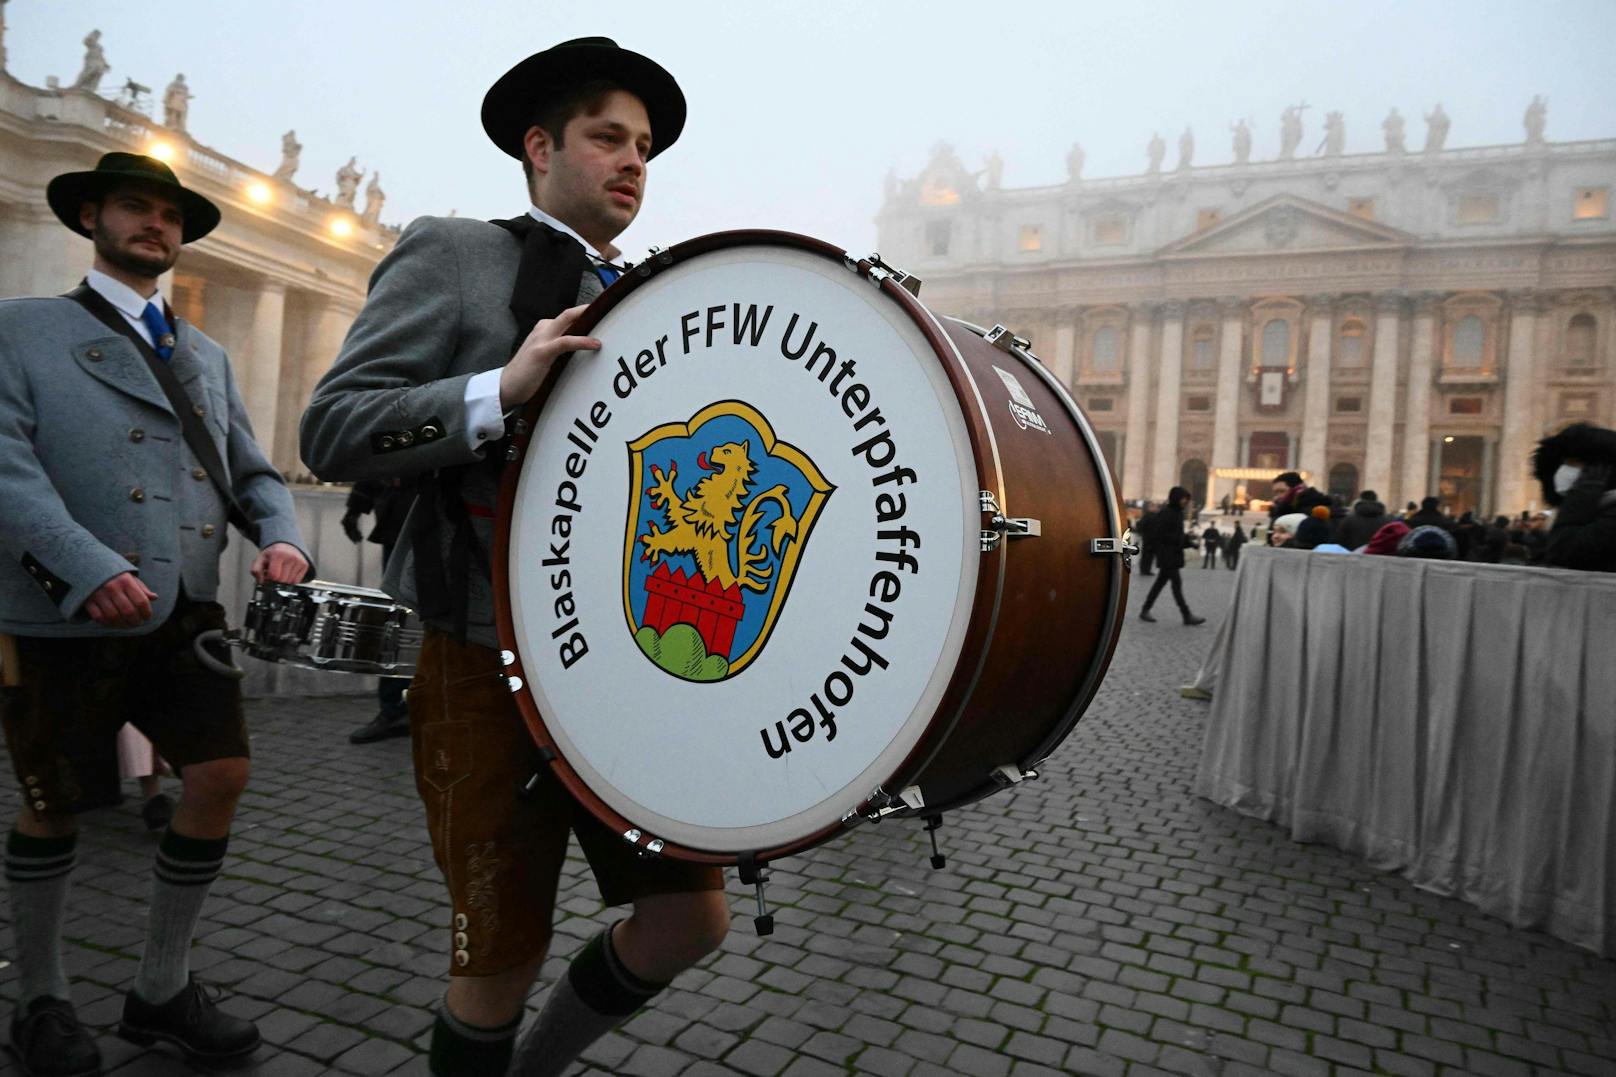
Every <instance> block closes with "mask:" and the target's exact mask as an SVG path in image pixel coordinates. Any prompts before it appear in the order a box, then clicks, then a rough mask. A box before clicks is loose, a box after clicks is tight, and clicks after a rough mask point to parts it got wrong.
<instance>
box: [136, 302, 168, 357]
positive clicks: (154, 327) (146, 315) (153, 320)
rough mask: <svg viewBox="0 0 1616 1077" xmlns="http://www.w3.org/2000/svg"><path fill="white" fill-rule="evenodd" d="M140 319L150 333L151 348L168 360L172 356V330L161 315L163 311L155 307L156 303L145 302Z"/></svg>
mask: <svg viewBox="0 0 1616 1077" xmlns="http://www.w3.org/2000/svg"><path fill="white" fill-rule="evenodd" d="M140 320H141V321H143V322H145V323H146V329H147V331H149V332H150V333H151V337H152V349H153V350H154V351H156V352H157V354H158V355H159V356H161V357H162V360H163V362H165V363H166V362H168V361H169V360H170V359H172V358H173V357H174V330H173V328H171V327H170V326H169V324H168V319H167V318H165V317H163V312H162V311H160V310H158V309H157V304H156V303H147V304H146V309H145V310H143V311H141V312H140Z"/></svg>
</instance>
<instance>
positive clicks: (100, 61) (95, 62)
mask: <svg viewBox="0 0 1616 1077" xmlns="http://www.w3.org/2000/svg"><path fill="white" fill-rule="evenodd" d="M111 69H112V65H111V64H109V63H107V54H106V53H104V52H102V51H101V31H100V30H91V31H90V33H89V35H88V36H86V37H85V39H84V67H83V68H82V69H81V70H80V71H79V77H78V78H76V79H74V80H73V88H74V89H75V90H89V91H90V92H91V93H94V92H95V90H96V87H98V86H100V85H101V76H102V75H105V74H106V73H107V72H108V71H110V70H111Z"/></svg>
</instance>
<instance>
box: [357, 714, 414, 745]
mask: <svg viewBox="0 0 1616 1077" xmlns="http://www.w3.org/2000/svg"><path fill="white" fill-rule="evenodd" d="M409 735H410V716H409V712H407V711H406V712H405V713H403V714H399V715H391V714H386V713H382V714H378V715H376V717H374V718H372V719H371V720H370V721H368V722H366V723H365V724H364V725H362V726H360V727H359V728H358V729H356V730H354V731H353V732H352V733H349V734H348V743H349V744H370V743H372V742H374V741H378V740H386V739H387V738H388V737H407V736H409Z"/></svg>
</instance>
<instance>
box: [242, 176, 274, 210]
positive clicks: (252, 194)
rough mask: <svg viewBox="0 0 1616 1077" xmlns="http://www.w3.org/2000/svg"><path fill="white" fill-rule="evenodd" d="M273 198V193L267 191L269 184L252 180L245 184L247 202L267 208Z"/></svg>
mask: <svg viewBox="0 0 1616 1077" xmlns="http://www.w3.org/2000/svg"><path fill="white" fill-rule="evenodd" d="M274 197H275V192H274V191H272V190H270V189H269V184H267V183H265V182H263V181H262V180H253V181H252V182H251V183H249V184H247V201H249V202H254V203H257V204H258V205H260V206H267V205H269V203H270V200H271V199H273V198H274Z"/></svg>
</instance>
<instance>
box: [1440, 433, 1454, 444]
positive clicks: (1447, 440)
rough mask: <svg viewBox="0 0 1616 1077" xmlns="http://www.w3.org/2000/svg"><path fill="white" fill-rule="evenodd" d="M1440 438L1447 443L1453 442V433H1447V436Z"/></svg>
mask: <svg viewBox="0 0 1616 1077" xmlns="http://www.w3.org/2000/svg"><path fill="white" fill-rule="evenodd" d="M1442 440H1443V442H1444V443H1446V444H1448V445H1452V444H1453V435H1452V434H1449V435H1448V436H1447V437H1445V438H1443V439H1442Z"/></svg>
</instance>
